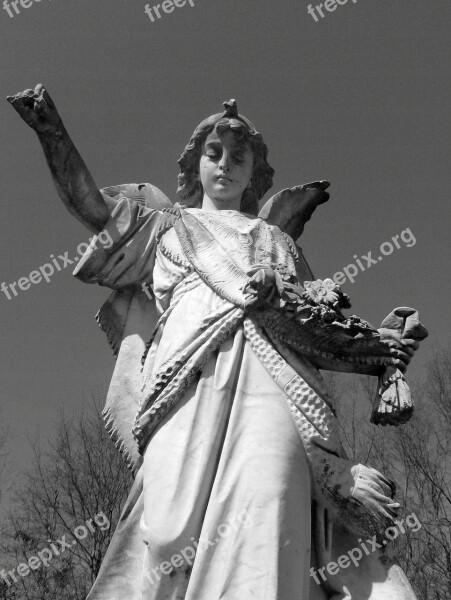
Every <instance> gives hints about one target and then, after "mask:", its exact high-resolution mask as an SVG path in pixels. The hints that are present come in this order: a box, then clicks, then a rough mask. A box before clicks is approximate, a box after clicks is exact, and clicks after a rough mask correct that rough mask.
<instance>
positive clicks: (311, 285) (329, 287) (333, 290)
mask: <svg viewBox="0 0 451 600" xmlns="http://www.w3.org/2000/svg"><path fill="white" fill-rule="evenodd" d="M304 289H305V294H304V297H305V298H306V299H309V300H313V302H315V303H316V304H323V305H325V306H332V307H333V308H336V309H339V308H350V306H351V303H350V301H349V296H348V295H347V294H345V293H344V292H342V290H341V288H340V286H339V285H337V284H336V283H335V282H334V281H333V280H332V279H324V280H322V279H317V280H316V281H304Z"/></svg>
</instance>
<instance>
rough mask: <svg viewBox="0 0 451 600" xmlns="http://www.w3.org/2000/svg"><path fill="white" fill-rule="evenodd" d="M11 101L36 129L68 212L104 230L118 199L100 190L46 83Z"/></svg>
mask: <svg viewBox="0 0 451 600" xmlns="http://www.w3.org/2000/svg"><path fill="white" fill-rule="evenodd" d="M7 100H8V102H9V103H10V104H11V105H12V106H13V108H14V109H15V110H16V111H17V112H18V113H19V115H20V116H21V117H22V119H23V120H24V121H25V123H27V125H29V126H30V127H31V128H32V129H33V130H34V131H35V132H36V134H37V136H38V138H39V141H40V142H41V145H42V148H43V150H44V153H45V157H46V159H47V164H48V165H49V168H50V171H51V173H52V177H53V181H54V183H55V186H56V189H57V191H58V194H59V196H60V198H61V200H62V201H63V202H64V205H65V206H66V208H67V209H68V211H69V212H70V213H71V214H73V215H74V216H75V217H76V218H77V219H78V220H79V221H81V222H82V223H83V225H85V226H86V227H87V228H88V229H90V230H91V231H94V232H95V233H98V232H99V231H101V230H102V229H103V227H104V225H105V223H106V222H107V220H108V219H109V217H110V214H111V212H112V211H113V209H114V207H115V206H116V201H115V200H114V199H113V198H110V197H109V196H107V195H106V194H102V193H101V192H100V191H99V190H98V188H97V186H96V184H95V182H94V179H93V178H92V176H91V173H90V172H89V170H88V168H87V166H86V165H85V163H84V161H83V159H82V158H81V156H80V154H79V153H78V151H77V149H76V148H75V146H74V144H73V142H72V140H71V138H70V136H69V134H68V133H67V131H66V128H65V127H64V124H63V121H62V119H61V117H60V115H59V114H58V111H57V109H56V107H55V104H54V103H53V101H52V99H51V98H50V96H49V94H48V93H47V91H46V90H45V88H44V86H43V85H41V84H39V85H37V86H36V88H35V89H34V90H31V89H28V90H25V91H24V92H21V93H19V94H16V95H15V96H8V98H7Z"/></svg>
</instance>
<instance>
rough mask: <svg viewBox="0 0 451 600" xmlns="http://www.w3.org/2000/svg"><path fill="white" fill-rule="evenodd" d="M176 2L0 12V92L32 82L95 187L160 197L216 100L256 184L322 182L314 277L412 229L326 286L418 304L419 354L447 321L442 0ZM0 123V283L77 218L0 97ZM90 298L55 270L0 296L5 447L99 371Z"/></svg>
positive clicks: (381, 300)
mask: <svg viewBox="0 0 451 600" xmlns="http://www.w3.org/2000/svg"><path fill="white" fill-rule="evenodd" d="M194 4H195V6H194V7H190V6H189V5H187V6H185V7H184V8H176V9H175V10H174V12H172V13H171V14H164V16H163V17H162V18H161V19H160V20H156V21H155V22H152V21H151V20H150V18H149V17H148V16H147V15H146V14H145V12H144V6H145V2H144V1H141V0H133V2H128V1H125V0H108V1H106V0H96V2H93V1H92V0H76V1H75V0H72V1H70V0H53V2H48V1H46V0H43V1H41V2H40V3H37V2H34V3H33V4H32V5H31V6H30V8H28V9H24V8H21V12H20V14H19V15H16V16H14V18H10V17H9V16H8V14H7V12H6V11H5V10H1V9H0V13H1V14H0V48H1V50H0V57H1V58H0V69H1V78H0V80H1V96H2V97H5V96H6V95H8V94H12V93H15V92H18V91H21V90H23V89H25V88H27V87H34V85H35V84H36V83H38V82H42V83H44V84H45V85H46V86H47V89H48V90H49V91H50V94H51V95H52V97H53V99H54V101H55V102H56V104H57V106H58V108H59V110H60V113H61V114H62V116H63V119H64V121H65V123H66V126H67V128H68V130H69V132H70V133H71V135H72V138H73V140H74V141H75V143H76V145H77V147H78V149H79V150H80V152H81V154H82V156H83V157H84V158H85V161H86V163H87V165H88V166H89V168H90V170H91V172H92V174H93V176H94V178H95V180H96V182H97V183H98V185H99V187H101V186H106V185H114V184H118V183H126V182H141V181H149V182H151V183H153V184H155V185H157V186H158V187H160V188H161V189H162V190H163V191H164V192H165V193H166V194H167V195H169V196H170V197H171V199H173V200H175V189H176V176H177V173H178V168H177V165H176V159H177V158H178V156H179V155H180V153H181V151H182V149H183V147H184V145H185V144H186V142H187V141H188V138H189V136H190V135H191V133H192V131H193V129H194V127H195V126H196V125H197V124H198V122H199V121H200V120H201V119H203V118H204V117H206V116H208V115H210V114H212V113H215V112H219V111H220V110H221V108H222V107H221V104H222V102H223V101H224V100H228V99H229V98H231V97H235V98H236V99H237V101H238V106H239V109H240V112H242V113H243V114H245V115H246V116H248V117H249V118H250V119H251V120H252V121H253V122H254V123H255V124H256V126H257V127H258V129H259V130H260V131H261V132H262V133H263V135H264V138H265V141H266V143H267V144H268V146H269V159H270V162H271V164H272V166H273V167H274V168H275V170H276V178H275V185H274V189H273V192H276V191H278V190H279V189H281V188H283V187H287V186H292V185H295V184H299V183H303V182H307V181H312V180H315V179H328V180H329V181H331V182H332V187H331V189H330V192H331V199H330V201H329V203H328V204H326V205H324V206H321V207H320V208H319V209H318V210H317V211H316V213H315V214H314V216H313V218H312V220H311V222H310V223H309V224H308V226H307V227H306V231H305V233H304V236H303V240H302V246H303V248H304V251H305V254H306V256H307V258H308V260H309V262H310V264H311V266H312V268H313V270H314V272H315V274H316V275H317V276H318V277H323V278H324V277H330V276H332V275H333V274H334V273H335V272H337V271H340V270H342V269H343V267H345V266H346V265H348V264H349V263H355V259H354V258H353V256H354V255H357V256H358V257H360V256H362V255H364V254H367V253H368V252H369V251H372V253H373V256H374V257H376V258H377V257H378V256H379V255H380V254H381V253H380V251H379V247H380V246H381V244H382V243H384V242H387V241H390V240H391V239H392V237H393V236H396V235H399V234H401V232H402V231H405V230H406V229H410V231H411V233H412V234H413V236H414V238H415V240H416V243H415V244H414V245H412V243H411V242H409V244H410V245H411V247H407V244H406V243H404V242H403V241H402V240H401V238H399V240H398V244H399V245H400V248H399V249H397V248H394V250H393V252H392V253H391V254H390V255H387V256H385V257H384V258H383V260H382V261H380V262H378V264H375V265H372V266H371V268H370V269H367V270H365V272H361V271H360V272H359V273H358V275H357V276H356V278H355V282H354V283H353V284H351V283H350V282H349V281H347V282H346V283H345V284H344V285H343V289H344V290H345V291H346V292H347V293H348V294H349V295H350V296H351V300H352V301H353V311H354V312H355V314H358V315H359V316H361V317H364V318H366V319H368V320H369V321H370V322H372V323H373V324H375V325H379V324H380V321H381V320H382V319H383V318H384V317H385V316H386V315H387V314H388V313H389V312H390V310H391V309H392V308H394V307H396V306H402V305H407V306H414V307H415V308H418V309H419V310H420V314H421V316H422V320H423V322H424V324H425V325H426V326H427V327H428V328H429V330H430V338H429V339H428V340H427V341H426V342H425V343H424V351H423V353H422V356H418V357H417V358H416V359H415V362H414V363H413V364H414V365H415V368H416V367H419V366H420V365H421V363H422V362H424V360H425V357H427V355H428V354H429V353H430V352H431V350H432V348H433V346H434V345H436V344H441V343H443V342H444V341H445V340H446V339H447V338H449V328H450V321H451V317H450V313H449V304H450V301H449V298H450V296H451V283H450V278H449V271H450V255H451V252H450V249H451V248H450V245H451V244H450V235H449V233H450V215H451V211H450V208H449V190H450V187H451V186H450V184H451V169H450V164H451V163H450V148H451V143H450V142H451V140H450V137H451V134H450V127H449V104H450V98H451V84H450V73H451V56H450V44H449V35H450V34H449V32H450V31H451V6H450V4H449V0H393V1H390V0H378V1H377V2H376V1H375V0H359V2H358V3H356V4H354V3H352V2H351V0H349V2H348V4H346V5H343V6H338V7H337V10H336V11H335V12H331V13H326V16H325V18H323V19H319V20H318V22H315V20H314V19H313V18H312V17H311V16H310V15H309V14H308V13H307V4H308V2H306V1H304V0H283V1H282V2H276V1H275V0H273V1H269V0H223V1H222V2H220V1H219V0H215V1H211V2H208V1H207V0H194ZM151 5H153V4H152V3H151ZM19 7H20V5H19ZM0 120H1V131H2V136H1V142H0V143H1V148H2V160H1V175H2V177H1V188H2V198H3V211H2V228H1V231H2V233H1V236H0V283H1V282H2V281H5V282H6V283H10V282H14V281H17V280H18V279H19V278H20V277H23V276H27V275H28V274H29V273H30V272H31V271H33V270H36V269H38V268H39V267H40V266H41V265H43V264H44V263H46V262H49V255H50V254H53V255H54V256H58V255H59V254H63V253H64V252H65V251H68V252H69V256H70V257H74V256H75V255H76V248H77V245H78V244H79V243H80V242H84V241H87V240H88V238H89V236H90V235H91V234H90V233H89V232H88V231H86V230H85V229H84V228H83V226H82V225H81V224H79V223H78V222H77V221H76V220H75V219H73V218H72V217H71V216H70V215H69V214H68V213H67V212H66V210H65V208H64V207H63V205H62V203H61V202H60V201H59V198H58V196H57V194H56V191H55V190H54V187H53V184H52V181H51V178H50V175H49V173H48V170H47V167H46V164H45V161H44V158H43V154H42V152H41V150H40V148H39V145H38V141H37V139H36V137H35V135H34V134H33V132H32V131H31V130H29V129H28V128H27V127H26V126H25V125H24V124H23V123H22V122H21V121H20V119H19V118H18V117H17V116H16V114H15V113H14V111H13V110H12V109H11V108H10V106H9V105H8V104H7V102H6V101H2V102H1V103H0ZM268 197H269V195H268ZM404 237H405V239H409V240H411V239H412V238H411V237H410V235H409V234H404ZM385 248H388V249H389V247H387V246H386V247H385ZM362 264H363V265H365V264H366V261H365V260H363V261H362ZM107 296H108V290H106V289H102V288H99V287H97V286H87V285H84V284H82V283H80V282H79V281H78V280H75V279H74V278H73V277H72V276H71V268H69V267H68V268H66V269H65V270H63V271H61V272H59V273H56V274H55V275H54V276H53V277H52V279H51V281H50V283H45V282H43V283H40V284H38V285H33V286H32V287H31V288H30V289H29V290H27V291H20V292H19V295H18V296H17V297H13V298H12V299H11V300H9V301H8V299H7V298H6V296H5V294H3V293H0V321H1V329H0V331H1V333H2V343H1V344H0V364H1V390H2V397H1V405H0V406H1V411H2V415H3V417H4V418H5V419H6V420H7V422H8V427H9V429H10V432H11V433H12V437H13V444H14V448H16V449H19V448H20V447H21V446H22V445H23V444H25V443H26V434H27V432H30V433H33V432H36V431H38V435H40V436H41V438H42V439H45V437H46V436H47V435H48V433H49V431H50V429H51V422H52V419H54V418H55V416H56V412H57V410H58V408H59V407H60V406H61V407H63V408H64V409H66V410H74V411H78V410H79V408H80V407H81V406H82V404H83V403H84V402H86V398H87V396H88V395H89V394H90V393H91V392H92V391H93V390H98V389H99V388H102V387H103V388H105V387H106V386H107V383H108V381H109V378H110V375H111V373H112V369H113V364H114V363H113V359H112V357H111V353H110V350H109V348H108V346H107V344H106V341H105V339H104V336H103V334H102V333H101V332H100V330H98V328H97V325H96V323H95V321H94V319H93V316H94V314H95V313H96V311H97V308H98V307H99V306H100V305H101V303H102V302H103V300H104V299H106V297H107ZM21 456H26V454H21Z"/></svg>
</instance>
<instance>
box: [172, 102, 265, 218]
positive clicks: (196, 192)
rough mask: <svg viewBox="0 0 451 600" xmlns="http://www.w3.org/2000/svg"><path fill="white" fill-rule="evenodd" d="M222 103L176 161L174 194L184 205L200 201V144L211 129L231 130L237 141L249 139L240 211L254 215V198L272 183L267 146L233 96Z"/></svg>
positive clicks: (258, 197) (260, 194) (255, 205)
mask: <svg viewBox="0 0 451 600" xmlns="http://www.w3.org/2000/svg"><path fill="white" fill-rule="evenodd" d="M224 106H225V108H226V110H225V112H224V113H218V114H216V115H212V116H211V117H208V118H207V119H205V120H204V121H202V123H200V124H199V125H198V126H197V127H196V129H195V131H194V133H193V135H192V136H191V139H190V141H189V142H188V145H187V146H186V147H185V150H184V151H183V153H182V155H181V157H180V158H179V160H178V161H177V162H178V164H179V166H180V174H179V176H178V189H177V195H178V196H179V198H180V200H181V202H182V203H183V204H185V205H186V206H191V207H198V206H200V205H201V203H202V199H203V188H202V183H201V182H200V179H199V163H200V158H201V155H202V148H203V144H204V142H205V140H206V138H207V137H208V135H209V134H210V133H211V132H212V131H213V130H215V129H216V131H217V132H218V133H224V132H225V131H228V130H231V131H232V132H233V133H234V134H235V135H236V136H237V138H238V140H239V142H240V143H242V144H246V143H249V145H250V147H251V149H252V151H253V153H254V166H253V170H252V180H251V187H250V188H247V189H246V190H244V192H243V195H242V197H241V205H240V211H241V212H246V213H249V214H252V215H257V214H258V210H259V206H258V201H259V200H260V199H261V198H263V196H264V195H265V193H266V192H267V191H268V190H269V189H270V188H271V187H272V180H273V176H274V169H273V168H272V167H271V166H270V165H269V164H268V162H267V156H268V148H267V147H266V144H265V143H264V141H263V138H262V136H261V134H260V133H259V132H258V131H257V130H256V129H255V127H254V125H253V124H252V123H251V122H250V121H249V120H248V119H246V117H243V116H242V115H239V114H238V110H237V106H236V102H235V101H234V100H230V101H229V102H225V103H224Z"/></svg>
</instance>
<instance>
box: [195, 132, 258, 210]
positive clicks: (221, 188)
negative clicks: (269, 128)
mask: <svg viewBox="0 0 451 600" xmlns="http://www.w3.org/2000/svg"><path fill="white" fill-rule="evenodd" d="M253 164H254V153H253V151H252V149H251V147H250V145H249V143H248V142H245V143H244V142H243V141H240V140H239V139H237V137H236V136H235V134H234V133H233V132H232V131H230V130H227V131H225V132H223V133H218V132H217V131H216V129H215V130H213V131H212V132H211V133H210V134H209V136H208V137H207V139H206V140H205V143H204V145H203V149H202V156H201V159H200V165H199V172H200V180H201V182H202V187H203V189H204V193H205V194H207V195H208V196H209V197H210V198H212V199H214V200H218V201H221V204H222V203H224V204H227V202H231V201H233V200H236V199H241V196H242V195H243V192H244V190H245V189H246V188H247V187H248V185H250V181H251V178H252V169H253Z"/></svg>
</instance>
